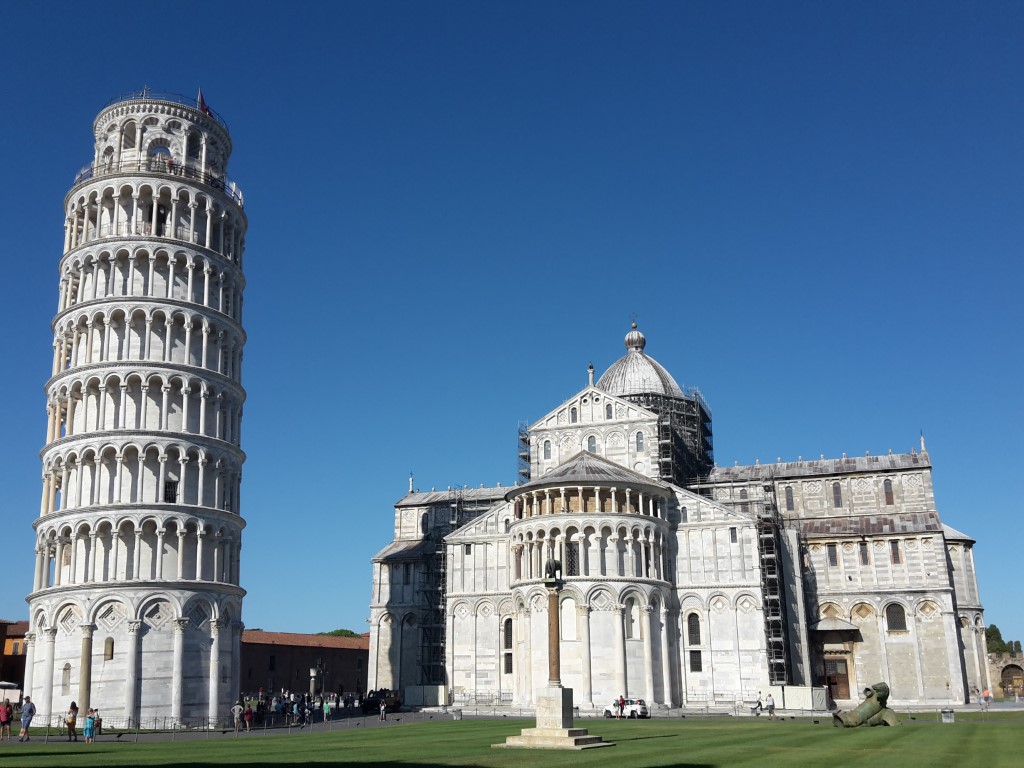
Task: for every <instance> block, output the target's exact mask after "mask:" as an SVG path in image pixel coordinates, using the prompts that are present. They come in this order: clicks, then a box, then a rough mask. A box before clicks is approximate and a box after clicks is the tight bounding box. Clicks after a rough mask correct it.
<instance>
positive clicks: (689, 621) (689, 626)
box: [686, 613, 700, 645]
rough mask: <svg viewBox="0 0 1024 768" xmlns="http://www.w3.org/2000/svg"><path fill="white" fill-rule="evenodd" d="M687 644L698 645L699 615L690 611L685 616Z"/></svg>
mask: <svg viewBox="0 0 1024 768" xmlns="http://www.w3.org/2000/svg"><path fill="white" fill-rule="evenodd" d="M686 643H687V645H700V616H698V615H697V614H696V613H691V614H690V615H689V616H687V617H686Z"/></svg>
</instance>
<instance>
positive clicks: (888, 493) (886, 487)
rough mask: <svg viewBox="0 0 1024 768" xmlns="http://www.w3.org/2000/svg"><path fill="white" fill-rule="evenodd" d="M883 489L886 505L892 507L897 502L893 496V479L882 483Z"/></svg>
mask: <svg viewBox="0 0 1024 768" xmlns="http://www.w3.org/2000/svg"><path fill="white" fill-rule="evenodd" d="M882 490H883V491H885V505H886V506H887V507H891V506H892V505H893V504H894V503H895V500H894V499H893V497H892V480H886V481H885V482H884V483H882Z"/></svg>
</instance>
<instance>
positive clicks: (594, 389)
mask: <svg viewBox="0 0 1024 768" xmlns="http://www.w3.org/2000/svg"><path fill="white" fill-rule="evenodd" d="M594 395H600V396H601V397H604V398H607V399H608V400H609V401H611V402H612V403H615V404H620V405H623V406H626V407H627V408H632V409H634V410H635V411H637V415H636V416H632V417H630V418H628V419H625V418H622V417H617V418H615V419H613V421H615V422H622V421H636V420H637V419H656V418H658V415H657V414H656V413H655V412H654V411H652V410H650V409H649V408H645V407H644V406H642V405H639V404H638V403H634V402H633V401H632V400H627V399H626V398H624V397H619V396H618V395H616V394H614V393H612V392H606V391H605V390H603V389H601V387H599V386H597V385H595V384H588V385H587V386H586V387H584V388H583V389H581V390H580V391H579V392H577V393H576V394H574V395H573V396H572V397H569V398H567V399H566V400H563V401H562V402H561V403H559V404H558V406H557V407H555V408H552V409H551V410H550V411H548V412H547V413H545V414H544V415H543V416H541V417H540V418H539V419H536V420H535V421H534V422H532V423H531V424H530V431H531V432H533V431H535V430H540V429H550V428H551V427H550V426H549V427H545V426H544V423H545V422H546V421H549V420H550V419H557V417H558V412H559V411H562V410H565V409H566V408H568V407H570V406H572V405H573V404H574V403H576V401H578V400H582V399H583V398H585V397H593V396H594ZM585 423H586V422H583V421H581V422H579V423H577V424H559V425H558V428H565V427H582V426H584V425H585ZM601 423H603V424H607V423H608V422H607V421H604V420H602V421H601Z"/></svg>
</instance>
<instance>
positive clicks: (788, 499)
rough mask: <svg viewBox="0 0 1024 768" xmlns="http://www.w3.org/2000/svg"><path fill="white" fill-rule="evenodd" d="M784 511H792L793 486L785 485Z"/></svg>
mask: <svg viewBox="0 0 1024 768" xmlns="http://www.w3.org/2000/svg"><path fill="white" fill-rule="evenodd" d="M786 511H787V512H792V511H793V486H791V485H787V486H786Z"/></svg>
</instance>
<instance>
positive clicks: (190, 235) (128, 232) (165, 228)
mask: <svg viewBox="0 0 1024 768" xmlns="http://www.w3.org/2000/svg"><path fill="white" fill-rule="evenodd" d="M130 237H140V238H147V237H160V238H166V239H169V240H179V241H181V242H183V243H190V244H192V245H197V246H200V247H202V248H208V249H210V250H211V251H213V252H214V253H218V254H220V255H221V256H223V257H224V258H226V259H228V261H236V259H235V254H234V253H233V252H232V248H231V247H230V246H231V243H230V240H228V241H225V243H224V249H223V250H221V248H220V245H218V244H216V243H214V244H213V245H208V244H207V243H206V232H205V230H203V231H200V230H199V229H193V230H192V231H191V232H190V231H189V228H188V227H187V226H186V225H184V224H178V225H177V226H175V225H172V224H164V223H162V222H159V221H158V222H157V224H156V229H155V230H154V229H153V222H152V221H144V222H138V223H136V225H135V231H134V232H132V225H131V222H127V221H121V222H118V223H117V225H116V226H115V225H114V224H101V225H100V226H99V227H94V226H90V227H89V239H88V240H86V241H84V242H82V243H79V244H78V245H76V246H75V248H81V247H83V246H85V245H87V244H89V243H92V242H94V241H96V240H105V239H107V238H116V239H118V240H121V239H124V238H130ZM213 239H214V240H216V239H218V238H217V237H216V236H214V237H213ZM72 250H74V249H72Z"/></svg>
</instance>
